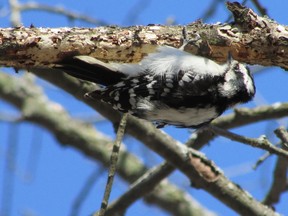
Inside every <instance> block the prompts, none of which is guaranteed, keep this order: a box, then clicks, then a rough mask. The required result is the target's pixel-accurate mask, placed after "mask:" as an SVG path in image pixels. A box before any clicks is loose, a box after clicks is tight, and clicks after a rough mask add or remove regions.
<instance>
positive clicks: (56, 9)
mask: <svg viewBox="0 0 288 216" xmlns="http://www.w3.org/2000/svg"><path fill="white" fill-rule="evenodd" d="M19 10H20V11H29V10H38V11H39V10H42V11H47V12H50V13H55V14H61V15H63V16H66V17H67V18H69V19H72V20H81V21H84V22H87V23H91V24H93V25H98V26H106V25H108V23H106V22H104V21H101V20H97V19H94V18H92V17H90V16H87V15H83V14H77V13H74V12H72V11H68V10H67V9H64V8H62V7H55V6H50V5H44V4H39V3H36V2H28V3H25V4H21V5H19Z"/></svg>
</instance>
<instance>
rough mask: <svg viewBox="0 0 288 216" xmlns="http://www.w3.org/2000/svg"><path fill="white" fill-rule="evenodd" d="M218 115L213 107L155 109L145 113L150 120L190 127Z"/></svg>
mask: <svg viewBox="0 0 288 216" xmlns="http://www.w3.org/2000/svg"><path fill="white" fill-rule="evenodd" d="M216 117H218V113H217V112H216V110H215V108H213V107H211V108H185V109H174V108H170V107H169V108H167V107H166V108H165V109H158V110H157V109H155V110H153V111H152V112H147V113H146V118H147V119H148V120H150V121H159V122H165V123H168V124H172V125H176V126H177V125H178V126H182V127H183V126H184V127H191V126H197V125H201V124H203V123H205V122H209V121H211V120H212V119H214V118H216Z"/></svg>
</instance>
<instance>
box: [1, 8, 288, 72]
mask: <svg viewBox="0 0 288 216" xmlns="http://www.w3.org/2000/svg"><path fill="white" fill-rule="evenodd" d="M227 6H228V9H229V10H230V11H231V12H232V13H233V15H234V19H235V22H234V23H233V24H215V25H208V24H203V23H201V22H194V23H191V24H189V25H188V26H187V33H188V39H193V38H195V36H196V38H197V35H199V36H200V38H199V39H197V40H196V41H195V40H194V41H193V42H192V43H191V44H190V45H188V46H187V47H186V51H187V52H191V53H195V54H197V55H204V56H207V57H209V58H212V59H214V60H217V61H220V62H221V61H225V60H226V58H227V54H228V53H229V52H230V53H231V54H232V56H233V57H234V58H235V59H238V60H240V61H243V62H246V63H249V64H261V65H266V66H268V65H275V66H280V67H283V68H285V69H287V68H288V62H287V59H288V46H287V44H288V31H287V30H288V28H287V27H286V26H283V25H280V24H278V23H276V22H275V21H272V20H270V19H268V18H263V17H259V16H258V15H257V14H255V13H254V12H253V11H252V10H251V9H248V8H245V7H243V6H241V5H239V4H237V3H227ZM182 29H183V26H161V25H150V26H131V27H125V28H120V27H116V26H108V27H98V28H55V29H51V28H34V27H31V28H24V27H19V28H2V29H0V65H2V66H11V67H15V68H31V67H35V66H48V65H50V64H54V63H56V62H58V61H60V60H61V59H63V58H65V57H67V56H73V55H90V56H93V57H96V58H97V59H100V60H103V61H118V62H138V61H140V60H141V59H142V58H143V56H145V55H147V53H150V52H153V51H155V48H156V47H157V45H164V44H165V45H169V46H173V47H179V46H181V44H182V41H181V38H182Z"/></svg>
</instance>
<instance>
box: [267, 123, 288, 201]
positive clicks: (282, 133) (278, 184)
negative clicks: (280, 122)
mask: <svg viewBox="0 0 288 216" xmlns="http://www.w3.org/2000/svg"><path fill="white" fill-rule="evenodd" d="M275 134H276V135H277V136H278V137H279V139H281V141H282V145H283V149H284V150H286V151H288V146H287V144H288V132H287V130H286V129H285V128H283V127H280V128H278V129H277V130H275ZM287 169H288V160H287V158H283V157H278V159H277V162H276V166H275V170H274V178H273V183H272V185H271V188H270V190H269V192H268V194H267V196H266V198H265V199H264V201H263V203H264V204H266V205H269V206H271V205H273V204H276V203H278V202H279V200H280V196H281V194H282V193H283V192H284V191H286V190H287Z"/></svg>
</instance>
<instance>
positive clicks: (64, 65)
mask: <svg viewBox="0 0 288 216" xmlns="http://www.w3.org/2000/svg"><path fill="white" fill-rule="evenodd" d="M55 68H56V69H60V70H62V71H64V72H65V73H67V74H69V75H71V76H73V77H76V78H79V79H82V80H86V81H90V82H94V83H97V84H101V85H105V86H108V85H113V84H116V83H117V82H119V81H120V80H121V79H122V78H124V77H125V75H124V74H123V73H120V72H119V71H117V70H116V69H114V68H113V67H111V66H110V65H109V64H108V63H105V62H102V61H100V60H97V59H95V58H93V57H90V56H74V57H72V58H67V59H64V60H62V61H61V62H59V63H58V64H57V65H56V66H55Z"/></svg>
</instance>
